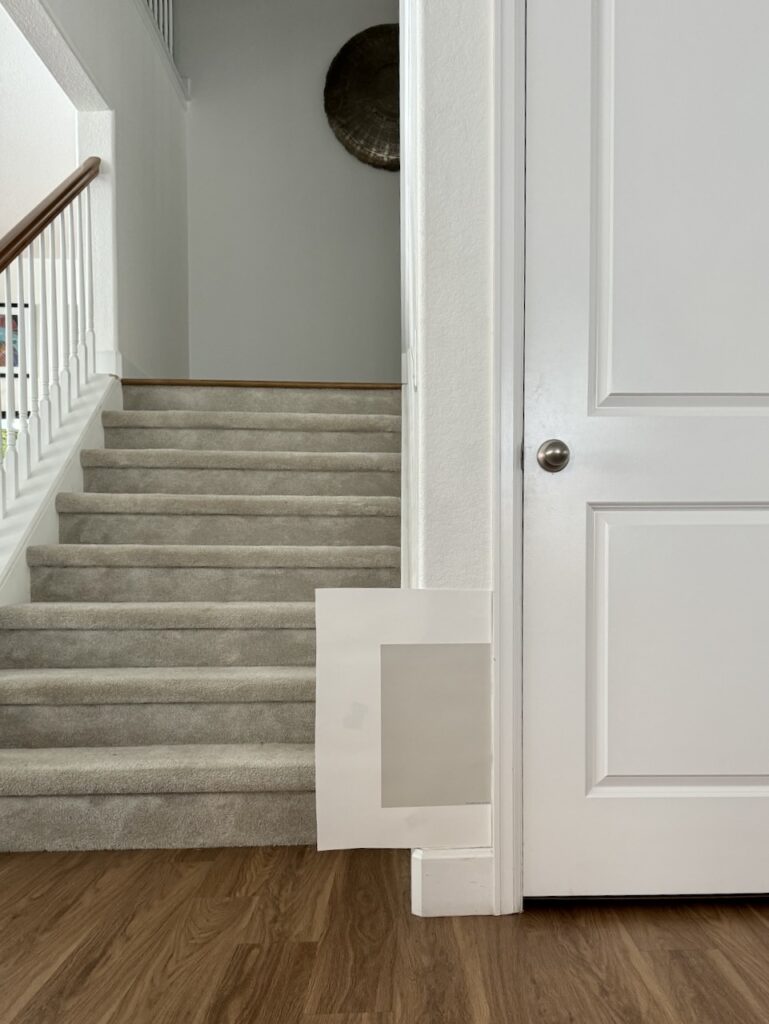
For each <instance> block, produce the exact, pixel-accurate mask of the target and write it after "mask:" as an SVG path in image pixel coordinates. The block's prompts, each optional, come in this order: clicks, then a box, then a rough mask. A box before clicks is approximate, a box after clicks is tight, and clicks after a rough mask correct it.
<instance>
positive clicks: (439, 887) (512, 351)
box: [400, 0, 526, 914]
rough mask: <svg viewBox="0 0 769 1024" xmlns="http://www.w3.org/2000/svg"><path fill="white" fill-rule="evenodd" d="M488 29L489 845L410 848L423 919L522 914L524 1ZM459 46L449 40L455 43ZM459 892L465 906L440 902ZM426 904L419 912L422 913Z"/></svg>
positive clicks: (418, 126) (410, 67) (412, 26)
mask: <svg viewBox="0 0 769 1024" xmlns="http://www.w3.org/2000/svg"><path fill="white" fill-rule="evenodd" d="M488 2H489V4H490V9H489V11H490V14H491V16H492V25H493V40H492V44H493V49H492V52H491V58H492V59H491V64H490V66H489V65H486V66H484V67H478V69H477V73H478V75H486V74H490V75H491V76H492V80H491V83H490V85H491V92H492V95H493V103H494V111H493V133H494V137H493V139H492V145H493V155H492V163H493V165H492V166H491V167H490V171H491V176H490V177H491V181H490V186H491V188H492V190H493V194H492V196H491V197H490V198H491V206H492V207H493V221H494V223H493V246H494V252H493V288H492V294H491V296H490V298H491V303H492V310H491V313H492V367H493V374H492V380H491V381H490V385H491V386H490V390H489V402H490V404H491V405H492V409H491V412H492V438H491V441H492V444H493V452H492V479H491V481H490V484H491V493H490V494H489V496H488V498H489V507H490V510H491V516H492V524H491V525H492V530H491V536H492V545H493V550H492V552H491V565H492V576H493V578H492V598H493V601H492V608H493V611H492V616H493V622H492V630H493V637H492V655H493V658H492V680H491V699H492V709H491V727H492V735H491V750H492V779H491V813H492V839H491V847H489V848H484V849H473V850H468V849H463V850H459V849H457V850H442V851H416V853H415V856H414V858H413V860H412V879H413V886H414V891H415V892H417V891H418V892H419V893H421V896H418V898H417V899H416V900H415V901H414V903H413V905H414V907H415V908H416V907H417V905H419V906H420V907H421V909H420V910H417V911H416V912H420V913H424V912H427V913H430V914H432V913H447V912H448V913H457V912H462V913H476V914H489V913H493V914H511V913H516V912H519V911H520V910H522V908H523V834H522V826H523V752H522V739H523V711H522V693H523V679H522V635H523V591H522V582H523V578H522V577H523V574H522V554H523V473H522V467H521V450H522V440H523V328H524V317H523V312H524V302H523V299H524V255H525V251H524V228H525V207H524V199H525V191H524V185H525V160H524V155H525V138H526V136H525V127H526V119H525V115H526V109H525V89H526V64H525V55H526V0H488ZM425 3H426V0H400V40H401V56H400V73H401V310H402V317H401V322H402V332H403V339H404V348H405V351H404V353H403V373H402V381H403V385H404V387H403V453H402V460H403V461H402V465H403V470H402V473H403V476H402V586H404V587H414V586H419V578H418V577H419V572H418V560H419V558H418V550H419V544H420V536H419V522H420V514H421V509H420V505H419V494H420V473H421V467H422V464H423V459H425V458H426V457H427V454H426V453H425V452H424V451H422V450H420V447H419V431H418V430H417V429H416V427H417V424H418V422H419V420H420V416H421V414H422V413H421V401H420V399H421V390H420V384H421V382H420V381H419V380H418V372H417V371H418V366H419V359H418V352H417V346H418V343H419V336H420V325H421V322H422V319H423V310H422V309H421V304H420V279H419V265H420V264H419V259H420V253H421V250H420V246H421V245H422V244H423V242H422V240H421V239H420V235H419V223H420V215H421V203H422V199H423V197H424V195H425V194H426V192H427V190H428V189H429V188H430V182H429V180H428V174H427V172H426V169H425V159H424V153H423V151H422V148H421V146H420V141H421V138H422V133H423V120H424V118H425V117H426V116H427V115H426V113H425V110H424V108H423V106H420V102H419V99H420V92H421V89H422V87H423V85H424V79H425V75H426V73H427V70H426V68H425V66H424V39H423V38H422V35H423V31H424V24H423V21H424V17H423V16H424V5H425ZM462 42H463V41H462V40H461V39H458V40H457V48H461V45H462ZM433 858H434V863H433V865H432V866H433V869H437V877H438V878H439V881H438V882H437V883H436V888H435V889H433V890H431V892H430V895H429V896H426V895H425V880H426V878H427V875H426V874H425V870H426V869H425V864H427V863H429V862H430V860H431V859H433ZM457 892H460V893H462V894H463V901H464V903H466V906H465V905H464V903H463V909H462V910H461V911H457V910H456V909H452V910H448V911H447V910H446V909H445V908H446V907H447V906H451V907H455V904H454V902H453V901H452V900H451V899H448V895H447V894H450V893H457ZM426 906H429V908H430V909H428V910H427V911H425V907H426Z"/></svg>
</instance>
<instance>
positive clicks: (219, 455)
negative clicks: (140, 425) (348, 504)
mask: <svg viewBox="0 0 769 1024" xmlns="http://www.w3.org/2000/svg"><path fill="white" fill-rule="evenodd" d="M80 462H81V465H82V466H84V467H86V468H89V469H92V468H100V469H111V468H141V469H216V470H222V469H242V470H296V471H297V472H302V473H306V472H333V473H346V472H349V473H353V472H360V471H362V470H363V471H369V472H383V473H398V472H400V465H401V457H400V455H399V454H398V453H397V452H280V451H256V452H252V451H216V450H208V449H197V448H192V449H184V448H86V449H84V450H83V451H82V452H81V453H80Z"/></svg>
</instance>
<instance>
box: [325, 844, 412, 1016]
mask: <svg viewBox="0 0 769 1024" xmlns="http://www.w3.org/2000/svg"><path fill="white" fill-rule="evenodd" d="M408 871H409V865H408V855H407V853H404V851H402V850H359V851H357V853H356V854H355V856H353V857H350V856H347V857H346V858H345V860H344V862H343V865H342V868H341V870H340V871H339V873H338V874H337V877H336V880H335V883H334V886H333V889H332V892H331V898H330V900H329V905H328V917H329V922H328V928H327V929H326V931H325V933H324V935H323V937H322V939H321V940H320V942H319V944H318V956H317V959H316V962H315V967H314V970H313V973H312V978H311V982H310V990H309V993H308V999H307V1005H306V1007H305V1013H306V1014H309V1015H312V1014H315V1015H318V1014H324V1013H325V1014H334V1013H336V1014H340V1013H347V1014H350V1013H391V1012H393V1011H394V1009H395V971H396V961H397V943H398V934H397V923H398V921H399V920H402V919H403V917H404V916H405V915H406V914H407V913H408Z"/></svg>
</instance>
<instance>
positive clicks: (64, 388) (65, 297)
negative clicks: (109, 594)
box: [58, 213, 72, 419]
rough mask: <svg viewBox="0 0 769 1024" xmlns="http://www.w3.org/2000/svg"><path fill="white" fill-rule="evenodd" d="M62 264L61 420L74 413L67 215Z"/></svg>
mask: <svg viewBox="0 0 769 1024" xmlns="http://www.w3.org/2000/svg"><path fill="white" fill-rule="evenodd" d="M59 231H60V240H59V241H60V255H59V260H60V263H61V369H60V371H59V375H58V380H59V384H60V385H61V418H62V419H63V417H65V416H68V415H69V414H70V413H71V412H72V382H71V380H70V351H71V349H70V344H71V343H70V329H71V326H72V323H71V319H70V278H69V267H68V263H69V242H68V239H67V214H66V213H62V214H61V218H60V220H59Z"/></svg>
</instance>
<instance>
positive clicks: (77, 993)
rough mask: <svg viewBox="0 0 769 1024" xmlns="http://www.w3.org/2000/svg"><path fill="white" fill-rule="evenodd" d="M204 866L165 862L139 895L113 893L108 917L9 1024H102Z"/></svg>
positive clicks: (153, 950)
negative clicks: (122, 897)
mask: <svg viewBox="0 0 769 1024" xmlns="http://www.w3.org/2000/svg"><path fill="white" fill-rule="evenodd" d="M204 872H205V867H204V866H184V865H180V864H178V863H175V862H174V861H173V860H169V859H168V858H164V859H163V860H161V861H160V863H159V865H158V866H156V867H155V868H154V870H152V871H151V874H150V877H149V878H147V879H146V881H145V884H144V886H143V888H142V889H141V890H140V892H141V898H137V897H138V896H139V893H137V891H136V890H132V889H131V888H129V889H127V890H125V894H124V897H125V898H124V899H121V898H120V893H119V892H117V891H113V894H112V896H113V899H112V904H111V907H110V910H109V914H108V916H105V917H103V918H100V919H99V920H98V922H97V924H96V925H95V926H94V927H93V928H92V930H91V931H90V932H88V933H87V934H86V936H85V937H84V938H83V939H82V941H81V942H80V944H79V945H78V946H77V947H76V948H75V949H74V950H73V951H72V952H71V953H70V955H69V956H68V957H67V958H66V959H65V960H64V961H63V962H62V963H61V964H60V965H59V967H58V969H57V970H56V971H55V973H54V974H52V975H51V977H50V978H49V979H48V980H47V981H46V983H45V984H44V985H43V986H42V987H41V988H40V989H39V990H38V991H37V993H36V994H35V995H34V997H33V998H32V999H31V1001H30V1002H28V1003H27V1004H26V1005H25V1006H24V1008H23V1009H22V1011H21V1013H19V1014H18V1015H17V1016H16V1017H14V1018H12V1019H13V1024H83V1022H84V1021H88V1024H106V1022H107V1021H108V1020H109V1017H110V1015H111V1014H112V1012H114V1009H115V1006H116V1004H117V1003H118V1002H119V1000H120V999H121V998H122V996H123V994H124V992H125V991H126V989H127V988H128V987H129V986H130V985H132V984H134V983H135V980H136V977H137V976H138V973H139V972H140V971H141V970H146V969H147V965H148V964H150V963H152V962H153V960H154V957H155V955H156V953H157V950H158V948H159V947H161V946H162V943H163V939H164V936H165V930H166V929H167V928H169V927H171V926H172V925H173V921H172V919H173V917H174V916H175V915H177V914H179V913H182V912H184V910H185V905H186V902H187V900H189V899H192V898H193V897H194V896H195V893H196V891H197V890H198V889H199V888H200V885H201V883H202V881H203V878H204Z"/></svg>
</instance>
